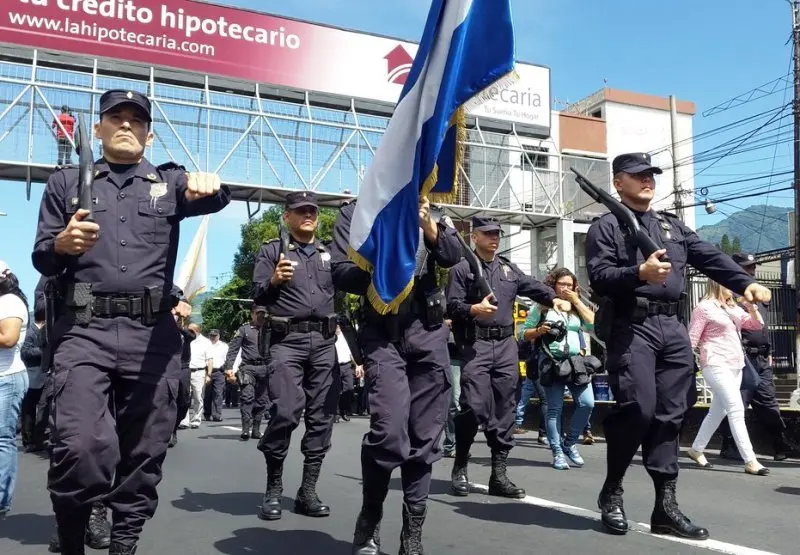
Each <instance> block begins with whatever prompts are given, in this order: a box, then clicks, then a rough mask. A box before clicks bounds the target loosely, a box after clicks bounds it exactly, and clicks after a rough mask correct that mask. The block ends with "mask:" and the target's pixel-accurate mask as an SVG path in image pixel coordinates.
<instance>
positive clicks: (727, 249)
mask: <svg viewBox="0 0 800 555" xmlns="http://www.w3.org/2000/svg"><path fill="white" fill-rule="evenodd" d="M717 246H718V247H719V250H721V251H722V252H724V253H725V254H731V240H730V238H729V237H728V234H727V233H725V234H723V235H722V239H720V242H719V245H717Z"/></svg>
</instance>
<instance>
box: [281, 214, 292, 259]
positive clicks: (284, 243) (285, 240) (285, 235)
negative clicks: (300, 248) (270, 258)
mask: <svg viewBox="0 0 800 555" xmlns="http://www.w3.org/2000/svg"><path fill="white" fill-rule="evenodd" d="M278 239H280V242H281V252H280V254H282V255H283V259H284V260H288V258H289V241H290V239H291V237H290V235H289V229H288V228H287V227H286V222H284V221H283V218H279V219H278Z"/></svg>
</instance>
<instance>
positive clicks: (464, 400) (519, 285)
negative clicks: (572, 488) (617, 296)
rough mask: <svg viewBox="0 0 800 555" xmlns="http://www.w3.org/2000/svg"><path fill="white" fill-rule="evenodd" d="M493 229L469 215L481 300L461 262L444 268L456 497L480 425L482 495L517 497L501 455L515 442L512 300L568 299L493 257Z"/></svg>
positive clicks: (491, 221) (496, 227)
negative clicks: (485, 458)
mask: <svg viewBox="0 0 800 555" xmlns="http://www.w3.org/2000/svg"><path fill="white" fill-rule="evenodd" d="M500 232H501V227H500V224H499V223H498V221H497V219H496V218H482V217H477V216H476V217H475V218H473V219H472V241H473V243H474V245H475V253H476V254H477V256H478V259H479V261H480V263H481V265H482V267H483V275H484V276H485V279H486V281H487V282H488V285H489V288H490V289H491V291H492V293H490V294H489V295H486V296H485V297H483V298H482V297H481V295H480V293H478V290H479V289H478V278H477V277H476V276H475V275H474V274H473V273H472V272H471V270H470V266H469V262H468V261H467V260H466V259H462V260H461V262H459V263H458V264H456V265H455V266H453V267H452V268H451V269H450V273H449V280H448V286H447V312H448V314H449V315H450V316H451V317H452V319H453V333H454V335H455V337H456V344H457V345H458V346H459V347H460V349H461V357H462V360H463V366H462V369H461V399H460V405H461V411H460V412H459V414H458V415H457V416H456V418H455V428H456V454H455V462H454V464H453V472H452V475H451V480H452V481H451V488H452V492H453V494H455V495H459V496H466V495H469V479H468V477H467V460H468V458H469V450H470V447H472V443H473V441H474V440H475V435H476V434H477V433H478V426H480V425H483V426H484V433H485V434H486V440H487V443H488V444H489V448H490V449H491V451H492V474H491V478H490V480H489V495H497V496H500V497H508V498H512V499H521V498H523V497H525V490H523V489H522V488H519V487H517V486H516V485H515V484H514V483H513V482H512V481H511V480H509V479H508V476H507V475H506V469H507V466H508V453H509V451H511V448H512V447H513V446H514V435H513V430H514V417H515V412H514V406H515V393H516V390H517V380H519V358H518V356H517V342H516V340H515V338H514V314H513V313H514V301H515V300H516V298H517V295H522V296H525V297H529V298H531V299H533V300H534V301H536V302H538V303H540V304H542V305H544V306H547V307H553V308H556V309H559V310H569V303H567V302H566V301H563V300H561V299H557V298H556V294H555V291H553V289H551V288H550V287H547V286H546V285H544V284H542V283H541V282H540V281H538V280H536V279H535V278H532V277H530V276H528V275H525V274H524V273H522V271H521V270H520V269H519V268H517V267H516V266H515V265H514V264H512V263H511V262H510V261H509V260H508V259H506V258H503V257H502V256H497V255H496V253H497V248H498V246H499V244H500Z"/></svg>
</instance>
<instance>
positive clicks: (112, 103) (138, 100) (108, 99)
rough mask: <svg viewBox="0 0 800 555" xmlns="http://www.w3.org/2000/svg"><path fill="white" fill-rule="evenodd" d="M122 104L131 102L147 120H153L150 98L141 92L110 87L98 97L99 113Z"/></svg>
mask: <svg viewBox="0 0 800 555" xmlns="http://www.w3.org/2000/svg"><path fill="white" fill-rule="evenodd" d="M123 104H132V105H133V106H135V107H137V108H139V109H140V110H142V111H143V112H144V113H145V115H146V116H147V121H149V122H152V121H153V118H152V116H151V115H150V112H151V108H150V100H149V99H148V98H147V97H146V96H145V95H143V94H142V93H138V92H135V91H126V90H123V89H112V90H110V91H106V92H105V93H103V96H101V97H100V115H102V114H105V113H106V112H108V111H110V110H112V109H114V108H116V107H117V106H121V105H123Z"/></svg>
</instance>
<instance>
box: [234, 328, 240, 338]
mask: <svg viewBox="0 0 800 555" xmlns="http://www.w3.org/2000/svg"><path fill="white" fill-rule="evenodd" d="M241 332H242V328H239V329H238V330H236V333H234V334H233V336H234V337H239V336H240V335H242V333H241Z"/></svg>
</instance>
